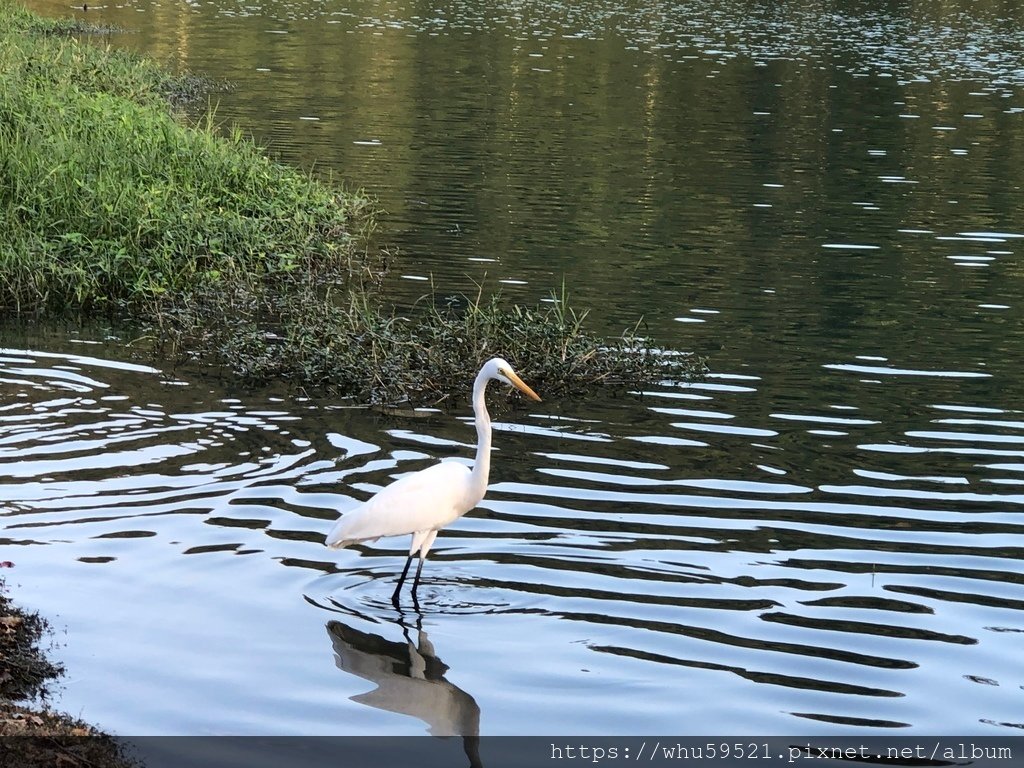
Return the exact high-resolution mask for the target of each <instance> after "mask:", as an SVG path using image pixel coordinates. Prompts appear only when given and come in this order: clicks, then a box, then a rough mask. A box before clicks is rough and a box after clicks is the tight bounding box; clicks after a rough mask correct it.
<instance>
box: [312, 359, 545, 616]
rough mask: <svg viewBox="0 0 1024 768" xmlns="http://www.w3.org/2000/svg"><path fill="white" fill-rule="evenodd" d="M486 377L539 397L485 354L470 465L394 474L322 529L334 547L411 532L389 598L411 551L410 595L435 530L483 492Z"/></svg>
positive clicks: (487, 453) (487, 437)
mask: <svg viewBox="0 0 1024 768" xmlns="http://www.w3.org/2000/svg"><path fill="white" fill-rule="evenodd" d="M491 379H495V380H497V381H501V382H504V383H505V384H508V385H509V386H512V387H515V388H516V389H518V390H519V391H520V392H522V393H523V394H525V395H526V396H527V397H529V398H530V399H531V400H535V401H537V402H540V398H539V397H538V396H537V393H536V392H534V391H533V390H532V389H530V388H529V387H528V386H527V385H526V384H525V383H524V382H523V380H522V379H520V378H519V377H518V376H517V375H516V374H515V371H513V370H512V366H510V365H509V364H508V363H507V362H505V361H504V360H502V359H501V358H500V357H495V358H492V359H490V360H488V361H487V362H486V363H484V366H483V368H481V369H480V373H478V374H477V377H476V381H475V382H474V383H473V414H474V416H475V417H476V438H477V442H476V461H475V462H474V463H473V469H472V471H471V470H470V469H469V468H468V467H467V466H466V465H465V464H460V463H459V462H456V461H442V462H441V463H439V464H435V465H434V466H432V467H427V468H426V469H421V470H420V471H419V472H414V473H413V474H411V475H406V476H405V477H402V478H399V479H398V480H396V481H395V482H393V483H391V484H390V485H388V486H387V487H385V488H383V489H382V490H380V491H378V492H377V494H376V495H375V496H373V498H371V499H369V500H368V501H366V502H364V503H362V504H360V505H359V506H358V507H355V508H354V509H352V510H350V511H349V512H347V513H346V514H345V515H343V516H342V518H341V519H340V520H339V521H338V522H337V523H335V525H334V528H332V529H331V532H330V533H329V534H328V535H327V540H326V542H325V543H326V544H327V546H328V547H332V548H334V549H340V548H342V547H347V546H348V545H349V544H355V543H356V542H360V541H376V540H377V539H379V538H381V537H382V536H400V535H402V534H407V533H411V534H412V545H411V546H410V547H409V558H408V559H407V560H406V561H405V568H404V569H403V570H402V575H401V577H400V578H399V579H398V586H396V587H395V592H394V594H393V595H392V597H391V599H392V601H393V602H395V603H397V602H398V594H399V592H400V591H401V589H402V584H404V583H405V577H406V576H407V575H408V573H409V565H410V564H411V563H412V558H413V555H415V554H417V553H419V558H420V562H419V566H418V567H417V568H416V578H415V579H414V580H413V584H412V597H413V601H415V600H416V588H417V587H418V586H419V583H420V572H421V571H422V570H423V561H424V560H425V559H426V557H427V553H428V552H429V551H430V547H431V546H432V545H433V543H434V539H435V538H437V532H438V531H439V530H441V529H442V528H444V527H445V526H446V525H449V524H451V523H453V522H454V521H456V520H458V519H459V518H460V517H462V516H463V515H464V514H466V513H467V512H469V510H471V509H473V507H475V506H476V505H477V504H479V503H480V500H481V499H483V497H484V494H485V493H486V492H487V477H488V475H489V474H490V470H491V417H490V416H489V415H488V413H487V404H486V403H485V402H484V393H485V391H486V390H487V383H488V382H489V381H490V380H491Z"/></svg>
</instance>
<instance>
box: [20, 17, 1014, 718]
mask: <svg viewBox="0 0 1024 768" xmlns="http://www.w3.org/2000/svg"><path fill="white" fill-rule="evenodd" d="M32 5H33V7H35V8H38V9H41V10H45V11H47V12H50V13H57V12H66V11H68V10H69V8H68V7H67V6H65V5H63V4H61V3H56V2H51V1H50V0H34V2H33V3H32ZM826 5H827V7H826ZM889 5H890V4H883V3H870V2H861V3H857V2H850V3H834V4H820V3H812V2H807V3H800V2H790V3H778V4H774V3H772V4H762V5H759V6H756V7H754V9H753V10H751V8H750V7H749V4H742V3H732V2H725V1H724V0H723V2H707V3H704V2H701V3H694V4H664V3H657V4H655V3H640V2H632V3H627V4H625V5H623V4H609V3H601V2H597V3H587V4H583V6H585V7H576V6H574V5H557V4H556V5H549V4H539V3H507V2H505V3H502V2H499V3H489V4H482V3H475V2H468V1H467V2H458V3H452V4H448V5H443V6H436V7H435V6H434V5H424V4H422V3H420V4H417V3H409V4H402V3H397V2H396V3H370V2H362V3H350V4H345V3H342V2H335V1H334V0H325V1H324V2H305V3H277V2H268V3H263V4H260V3H258V2H256V3H244V4H243V3H231V2H223V1H222V0H217V1H213V2H196V3H192V4H185V3H167V4H162V3H156V2H152V3H151V2H143V1H142V0H138V1H137V2H132V3H128V4H124V5H121V4H118V3H114V2H108V3H107V4H106V5H105V6H101V7H99V8H95V7H92V6H90V9H89V11H88V12H87V13H88V18H91V19H96V20H98V21H103V22H106V23H112V24H117V25H119V26H122V27H125V28H127V29H128V32H126V33H124V34H119V35H113V36H110V39H109V42H111V43H112V44H117V45H126V46H130V47H135V48H138V49H141V50H144V51H147V52H148V53H150V54H152V55H154V56H155V57H157V58H158V59H160V60H163V61H168V62H169V63H171V64H172V65H181V66H187V67H189V68H191V69H194V70H197V71H202V72H205V73H208V74H212V75H214V76H220V77H228V78H231V79H232V80H233V81H234V82H235V83H236V84H237V86H238V87H237V88H236V90H234V91H232V92H229V93H225V94H221V95H219V96H218V99H219V107H218V114H219V115H220V116H221V117H222V118H224V119H227V120H234V121H238V122H240V123H241V124H242V125H243V126H245V127H246V129H247V130H249V131H251V132H252V133H253V134H254V135H256V136H257V137H259V138H261V139H262V140H264V141H266V142H267V143H268V144H269V146H270V148H271V150H272V151H273V152H275V153H277V154H278V155H280V156H281V157H282V158H283V159H285V160H287V161H289V162H295V163H298V164H302V165H304V166H307V167H313V166H315V167H316V168H318V169H320V170H322V171H332V172H335V173H337V174H340V175H342V176H343V177H344V178H345V179H346V180H347V182H349V183H351V184H353V185H359V186H363V187H365V188H367V189H368V190H370V191H372V192H373V193H374V194H376V195H378V196H379V197H380V199H381V201H382V204H383V205H384V206H385V207H386V208H387V209H388V210H389V213H390V215H389V218H388V219H387V220H386V222H385V225H384V232H383V236H384V238H385V239H386V240H387V241H388V242H391V243H394V244H396V245H398V246H399V249H400V256H399V258H398V259H397V261H396V264H395V269H394V271H393V274H392V277H391V285H390V287H389V290H390V291H391V293H392V295H393V296H394V297H396V301H397V302H398V303H399V304H402V303H405V302H411V301H413V300H415V299H416V298H417V297H418V296H419V295H420V294H421V293H423V292H424V291H425V290H427V289H428V288H429V283H428V282H427V281H428V280H429V279H433V281H434V285H435V286H436V287H437V289H438V290H439V291H442V292H449V291H450V292H454V291H458V290H463V289H466V288H467V287H471V286H472V284H473V283H472V281H480V282H483V283H484V285H485V286H486V287H487V288H488V289H497V288H499V287H500V288H501V289H502V291H503V292H504V293H505V295H507V296H508V297H510V298H514V299H515V300H519V301H524V302H536V301H540V300H543V299H544V298H545V297H546V296H547V294H548V292H550V291H551V290H553V289H556V288H558V286H560V284H561V282H562V280H563V278H564V279H565V281H566V284H567V286H568V288H569V290H570V292H571V293H572V294H573V295H574V296H575V297H576V303H578V304H580V305H581V306H589V307H592V308H593V309H594V311H593V313H592V316H591V320H590V323H591V327H592V328H594V329H595V330H599V331H602V332H606V331H607V332H614V331H616V330H618V329H621V327H622V326H623V325H624V324H627V323H632V322H634V321H635V320H636V318H637V317H638V316H639V315H640V314H643V315H644V317H645V322H646V323H647V325H648V327H649V328H650V330H651V332H652V333H654V334H655V335H656V336H657V337H658V338H659V340H660V341H661V342H662V343H663V344H665V345H666V346H668V347H672V348H676V349H684V350H696V351H698V352H700V353H702V354H705V355H707V356H708V357H709V363H710V367H711V370H712V374H711V375H710V376H708V377H707V378H706V379H705V380H702V381H695V382H689V383H680V382H660V383H658V384H655V385H652V386H651V387H650V388H649V389H648V390H647V391H644V392H611V391H609V392H605V393H599V394H597V395H595V396H594V397H592V398H589V399H587V400H585V401H573V402H551V401H545V402H544V403H542V404H538V405H533V404H531V405H529V406H525V405H521V406H518V407H516V408H513V409H503V410H501V411H500V412H499V413H498V414H497V416H496V429H497V433H496V437H495V445H496V450H495V454H494V469H493V471H492V476H491V486H490V490H489V493H488V496H487V498H486V499H485V501H484V502H483V504H482V505H481V507H480V508H479V509H478V510H477V511H476V512H474V513H472V514H470V515H469V516H467V517H465V518H463V519H462V520H461V521H459V522H458V523H457V524H455V525H454V526H453V527H452V528H450V529H449V530H446V531H445V532H443V533H442V535H441V536H440V537H439V538H438V541H437V543H436V544H435V547H434V551H433V552H432V554H431V558H430V561H429V562H428V564H427V567H426V568H425V570H424V583H423V584H422V586H421V611H420V612H416V611H414V610H413V609H412V606H409V607H408V609H406V610H403V611H401V612H398V611H396V610H395V609H394V608H393V606H392V605H391V603H390V594H391V590H392V589H393V586H394V579H395V577H396V575H397V573H398V572H399V571H400V569H401V566H402V564H403V562H404V551H405V550H406V546H407V542H406V540H404V539H394V540H382V541H379V542H377V543H376V544H373V545H369V546H365V547H359V548H355V549H353V550H346V551H342V552H340V553H335V552H331V551H328V550H326V549H324V547H323V546H322V541H323V536H324V534H325V532H326V531H327V529H328V528H329V527H330V525H331V522H332V521H333V520H334V519H335V518H336V515H337V510H339V509H344V508H346V507H348V506H350V505H352V504H354V503H356V502H358V501H359V500H362V499H365V498H367V497H368V496H369V494H371V493H372V492H373V491H374V490H375V489H377V488H379V487H380V486H382V485H383V484H385V483H386V482H388V481H389V480H390V479H391V478H393V477H395V476H398V475H400V474H402V473H404V472H407V471H411V470H415V469H418V468H421V467H423V466H426V465H427V464H429V463H430V462H431V461H434V460H435V459H436V458H439V457H446V458H457V459H462V460H466V461H468V460H470V459H471V457H472V443H473V440H474V437H475V435H474V432H473V429H472V425H471V423H470V421H469V418H468V417H469V411H468V405H463V406H462V407H460V408H458V409H457V410H456V411H455V412H453V413H439V412H424V413H421V414H419V415H418V416H416V417H413V416H406V417H401V416H388V417H385V416H382V415H379V414H375V413H371V412H368V411H365V410H360V409H352V408H343V407H340V406H338V405H337V404H335V403H331V402H328V401H323V400H318V399H315V398H300V397H297V396H295V395H294V394H291V393H288V392H280V393H277V392H275V393H266V392H256V393H253V392H243V391H240V390H239V389H238V388H237V386H235V385H233V384H232V383H231V382H230V380H227V379H221V378H219V377H215V376H212V375H210V374H208V373H204V372H201V371H197V370H191V371H172V370H170V369H163V368H161V364H160V363H159V362H154V361H146V360H139V359H138V358H137V357H136V356H133V354H132V353H131V348H130V346H128V341H129V340H130V338H129V337H127V336H122V335H119V334H117V333H109V334H103V333H100V332H89V333H77V334H76V333H72V334H68V333H56V332H47V333H39V334H35V333H28V332H25V331H21V332H8V333H6V334H5V336H4V346H5V347H6V348H5V349H2V350H0V380H2V382H3V385H4V386H3V389H2V399H0V472H2V476H0V502H2V504H3V511H2V517H0V543H3V544H4V550H3V551H4V555H3V558H4V559H10V560H13V561H14V562H15V564H16V565H15V568H14V570H13V571H10V572H9V573H10V574H11V576H10V579H11V580H12V581H13V582H15V583H16V584H18V585H19V586H18V587H17V592H18V595H19V596H20V597H21V599H22V600H23V601H24V602H27V603H28V604H30V605H32V606H34V607H37V608H38V609H40V610H42V611H43V612H44V613H46V614H47V615H49V616H51V617H52V618H53V619H54V623H55V624H56V625H57V626H58V627H61V628H63V627H66V628H67V633H66V636H64V635H61V636H60V638H59V639H60V647H58V648H57V649H56V654H57V655H58V656H59V657H60V658H61V659H62V660H63V661H64V662H65V663H66V665H67V667H68V672H69V674H68V678H67V681H66V687H65V689H64V691H63V694H62V697H61V702H60V703H61V705H62V706H63V707H64V708H66V709H68V710H70V711H72V712H73V713H75V714H80V715H82V716H83V717H85V718H87V719H90V720H93V721H96V722H98V723H100V724H101V725H103V726H105V727H107V728H109V729H111V730H113V731H115V732H117V733H123V734H150V733H199V734H204V733H241V734H249V733H260V734H270V733H272V734H306V733H316V734H416V733H423V732H427V731H429V732H431V733H435V734H465V735H473V734H475V733H481V734H535V733H541V734H546V733H577V734H588V733H609V732H613V733H623V734H655V733H659V734H666V733H670V734H687V733H695V734H702V733H703V734H707V733H727V732H733V733H735V732H737V731H742V732H744V733H763V734H770V733H794V734H795V733H854V734H857V733H867V732H886V733H909V732H919V733H924V732H931V733H978V734H990V735H995V734H1016V733H1019V732H1020V730H1019V729H1021V728H1024V716H1022V712H1024V655H1022V654H1021V652H1020V649H1021V642H1022V632H1024V568H1022V565H1021V560H1022V556H1024V517H1022V505H1024V400H1022V394H1024V388H1022V386H1021V377H1020V371H1021V369H1022V362H1024V361H1022V353H1021V349H1022V342H1024V338H1022V334H1021V319H1022V304H1021V299H1020V297H1021V295H1022V294H1024V285H1022V277H1024V271H1022V270H1021V269H1020V267H1019V265H1018V264H1017V259H1018V258H1020V248H1021V244H1022V238H1024V222H1022V217H1021V212H1022V211H1024V192H1022V184H1024V131H1022V125H1024V123H1022V120H1024V93H1022V86H1024V35H1022V33H1021V29H1024V18H1022V17H1021V11H1020V10H1019V9H1017V8H1015V7H1014V6H1012V4H1008V3H1005V4H1004V3H963V4H962V5H958V4H956V3H952V4H950V3H929V2H922V3H912V4H903V5H902V6H901V7H902V8H903V10H902V11H900V12H899V13H896V12H894V11H892V10H890V9H889ZM72 10H73V9H72ZM78 13H82V12H81V11H78ZM520 367H521V368H522V369H523V372H524V375H525V377H526V378H527V379H528V370H529V367H528V361H521V365H520ZM543 394H544V393H543V392H541V395H543ZM502 397H503V394H502ZM8 552H9V553H10V554H9V555H8V554H7V553H8Z"/></svg>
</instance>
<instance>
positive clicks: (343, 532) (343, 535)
mask: <svg viewBox="0 0 1024 768" xmlns="http://www.w3.org/2000/svg"><path fill="white" fill-rule="evenodd" d="M355 522H356V521H355V519H354V517H352V515H351V514H348V515H345V517H343V518H341V520H339V521H338V522H336V523H335V524H334V527H333V528H331V532H330V533H328V534H327V538H326V539H325V540H324V544H326V545H327V546H328V547H330V548H331V549H343V548H345V547H347V546H349V545H350V544H358V543H359V542H361V541H367V542H370V541H376V540H377V539H379V538H380V534H378V535H376V536H360V535H359V534H360V531H358V530H353V528H357V527H358V526H356V525H353V523H355Z"/></svg>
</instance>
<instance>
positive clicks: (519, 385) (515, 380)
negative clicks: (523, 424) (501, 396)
mask: <svg viewBox="0 0 1024 768" xmlns="http://www.w3.org/2000/svg"><path fill="white" fill-rule="evenodd" d="M505 375H506V376H508V380H509V381H511V382H512V386H514V387H515V388H516V389H518V390H519V391H520V392H522V393H523V394H524V395H526V396H527V397H528V398H530V399H531V400H535V401H537V402H538V403H539V402H540V396H539V395H538V394H537V393H536V392H534V391H533V390H532V389H530V388H529V387H528V386H527V385H526V382H525V381H523V380H522V379H520V378H519V377H518V376H516V374H515V372H514V371H506V372H505Z"/></svg>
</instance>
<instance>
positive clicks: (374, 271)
mask: <svg viewBox="0 0 1024 768" xmlns="http://www.w3.org/2000/svg"><path fill="white" fill-rule="evenodd" d="M73 28H74V25H69V24H66V23H62V22H49V21H46V20H42V19H39V18H38V17H36V16H33V15H32V14H29V13H28V12H26V11H24V10H23V9H20V8H19V7H18V6H16V5H14V4H13V3H12V0H0V231H3V232H4V233H5V237H3V238H2V239H0V309H3V310H6V311H7V312H8V313H10V312H14V313H27V312H32V313H40V314H53V313H63V312H68V311H89V312H93V313H94V312H96V311H97V310H100V311H104V312H108V313H110V314H112V315H118V316H120V317H122V318H125V317H127V318H130V319H131V320H133V321H135V322H136V323H138V324H140V325H143V326H146V327H148V328H150V329H152V334H151V336H152V337H153V338H154V339H156V340H157V341H158V342H162V344H161V345H160V349H163V350H165V351H166V350H173V352H174V354H175V355H180V356H192V357H197V358H201V359H202V360H203V361H205V362H212V363H214V364H217V365H220V366H223V367H225V368H228V369H230V370H232V371H235V372H237V373H239V374H240V375H241V376H243V377H244V378H245V379H247V380H248V381H250V382H252V383H255V384H259V383H263V382H266V381H268V380H286V381H288V382H291V383H294V384H295V385H296V386H300V387H303V388H305V389H307V390H309V389H318V390H329V391H331V392H333V393H337V394H341V395H348V396H353V397H357V398H360V399H363V400H370V401H374V402H399V401H402V402H409V401H413V402H423V401H431V402H437V401H441V400H444V399H445V397H446V396H447V395H448V394H449V393H451V392H460V393H463V392H464V390H465V387H466V384H467V382H468V381H469V380H471V378H472V374H473V373H475V371H476V369H477V368H478V366H479V364H480V362H481V361H482V360H483V359H486V358H487V357H490V356H492V355H495V354H500V355H503V356H505V357H507V358H508V359H509V360H510V361H511V362H512V363H513V364H514V365H516V366H517V367H518V368H519V369H520V370H521V372H522V373H523V375H524V376H526V377H528V379H529V380H530V381H531V382H533V383H534V384H535V386H537V387H538V388H543V390H544V391H545V393H547V394H548V395H549V396H550V395H553V394H557V393H560V392H580V391H583V390H585V389H587V388H588V387H592V386H596V385H604V384H607V383H608V382H613V381H615V382H623V383H625V384H628V385H635V384H638V383H640V382H642V381H646V380H649V379H651V378H657V377H661V376H668V377H679V376H685V375H689V374H691V373H693V372H694V371H696V370H698V369H699V367H700V363H699V361H696V360H694V359H689V358H683V357H666V356H661V355H657V354H654V353H653V352H651V351H650V348H651V347H652V346H653V345H652V344H650V343H649V342H648V341H647V340H646V339H643V338H640V337H639V336H638V335H637V333H636V329H633V330H632V331H629V332H627V333H625V334H623V336H622V337H620V338H614V339H610V340H605V339H601V338H597V337H594V336H593V335H591V334H589V333H587V331H586V330H585V328H584V327H583V322H582V321H583V318H584V316H585V313H583V312H577V311H574V310H573V309H572V308H570V307H569V306H568V304H567V302H566V300H565V296H564V295H562V296H560V297H557V299H558V300H557V301H556V302H554V303H553V304H551V305H546V306H545V305H542V306H541V307H538V308H523V307H518V306H515V305H511V304H507V303H503V302H501V301H500V300H498V299H483V298H481V297H471V298H469V299H467V300H465V301H461V302H459V304H458V308H454V309H453V308H452V307H451V306H448V307H443V308H438V306H437V305H436V304H434V303H432V302H424V305H423V307H422V308H421V309H420V310H418V311H417V312H415V313H413V314H412V315H411V316H408V317H402V318H399V317H394V316H393V315H392V314H390V312H389V311H388V310H387V309H386V302H385V299H384V297H382V296H381V295H380V292H379V289H378V286H379V285H380V277H381V274H382V269H383V259H380V258H378V256H379V252H378V251H376V250H375V249H374V248H373V247H372V246H371V240H370V237H371V233H372V231H373V229H374V221H375V218H374V211H373V207H372V204H371V202H370V201H369V200H368V199H367V198H365V197H363V196H361V195H359V194H356V193H351V192H345V191H343V190H341V189H339V188H338V187H337V186H335V185H333V184H329V183H325V182H323V181H321V180H318V179H316V178H313V177H311V176H310V175H308V174H305V173H303V172H301V171H298V170H296V169H294V168H289V167H286V166H283V165H280V164H278V163H275V162H273V161H271V160H270V159H268V158H267V157H266V156H265V155H264V154H263V152H262V151H261V150H260V149H259V148H258V147H256V146H254V145H253V144H252V142H250V141H249V140H247V139H246V138H245V137H244V136H243V135H242V134H241V132H240V131H238V130H228V131H224V130H219V129H218V128H217V126H216V125H215V124H214V122H215V121H214V120H213V119H212V118H210V119H207V120H205V121H203V122H202V123H201V124H198V125H186V124H185V122H183V120H182V119H181V116H180V115H177V114H175V110H174V107H173V104H174V102H175V101H176V100H177V99H180V98H181V97H182V96H187V95H189V94H194V93H195V91H196V80H195V79H194V78H189V77H187V76H185V77H179V76H173V75H170V74H168V73H167V72H165V71H163V70H162V69H160V68H159V67H157V66H155V65H154V64H153V63H152V62H149V61H147V60H145V59H142V58H140V57H138V56H135V55H132V54H128V53H124V52H118V51H115V50H112V49H109V48H106V47H104V46H102V45H99V44H95V43H94V42H88V41H85V42H83V41H79V40H77V39H76V38H75V37H74V36H72V35H68V34H53V33H54V32H66V31H68V30H69V29H73Z"/></svg>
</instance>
